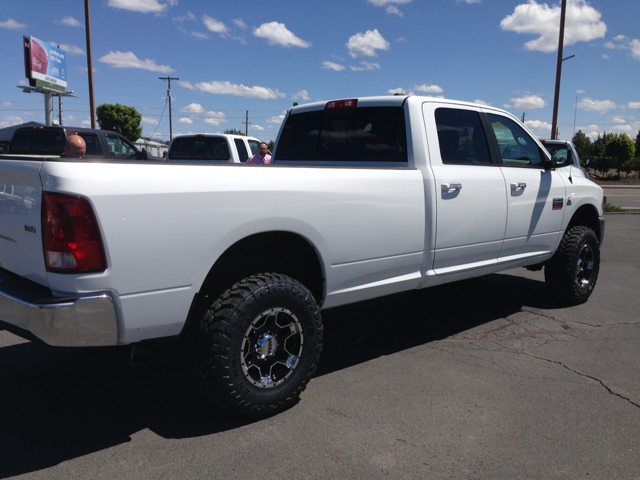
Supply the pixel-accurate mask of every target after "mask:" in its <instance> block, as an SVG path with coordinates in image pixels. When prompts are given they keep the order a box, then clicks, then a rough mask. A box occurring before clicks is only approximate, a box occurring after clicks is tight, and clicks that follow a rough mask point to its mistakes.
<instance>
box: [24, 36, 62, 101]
mask: <svg viewBox="0 0 640 480" xmlns="http://www.w3.org/2000/svg"><path fill="white" fill-rule="evenodd" d="M24 47H25V74H27V77H28V78H30V79H31V80H42V81H43V82H46V83H47V84H50V85H51V86H52V87H62V88H65V87H66V86H67V60H66V53H65V51H64V50H61V49H59V48H57V47H54V46H53V45H50V44H49V43H47V42H43V41H42V40H38V39H37V38H34V37H25V42H24ZM27 50H28V51H27ZM27 62H28V63H27Z"/></svg>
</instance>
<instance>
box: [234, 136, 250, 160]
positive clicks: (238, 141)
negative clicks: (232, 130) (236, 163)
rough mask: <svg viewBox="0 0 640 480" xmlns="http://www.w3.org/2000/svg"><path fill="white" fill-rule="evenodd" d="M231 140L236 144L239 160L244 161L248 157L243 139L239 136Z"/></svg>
mask: <svg viewBox="0 0 640 480" xmlns="http://www.w3.org/2000/svg"><path fill="white" fill-rule="evenodd" d="M233 142H234V143H235V144H236V148H237V149H238V157H240V161H241V162H246V161H247V158H249V154H248V153H247V146H246V145H245V144H244V140H242V139H241V138H234V139H233Z"/></svg>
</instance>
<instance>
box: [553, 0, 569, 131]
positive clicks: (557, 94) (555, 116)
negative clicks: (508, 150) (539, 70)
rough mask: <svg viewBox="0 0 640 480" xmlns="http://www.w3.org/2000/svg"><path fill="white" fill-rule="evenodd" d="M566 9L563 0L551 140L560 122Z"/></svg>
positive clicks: (565, 1) (565, 3)
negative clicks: (559, 109)
mask: <svg viewBox="0 0 640 480" xmlns="http://www.w3.org/2000/svg"><path fill="white" fill-rule="evenodd" d="M566 11H567V0H562V6H561V7H560V37H559V39H558V64H557V66H556V91H555V94H554V97H553V120H552V121H551V140H555V139H556V127H557V124H558V102H559V97H560V75H561V73H562V61H563V59H562V47H563V45H564V19H565V13H566ZM569 58H571V57H569ZM565 60H566V59H565Z"/></svg>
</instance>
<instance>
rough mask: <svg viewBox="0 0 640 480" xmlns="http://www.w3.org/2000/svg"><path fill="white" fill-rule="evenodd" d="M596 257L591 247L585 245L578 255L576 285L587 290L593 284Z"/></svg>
mask: <svg viewBox="0 0 640 480" xmlns="http://www.w3.org/2000/svg"><path fill="white" fill-rule="evenodd" d="M593 264H594V255H593V250H592V249H591V247H590V246H589V245H586V244H585V245H584V246H583V247H582V249H581V250H580V254H579V255H578V263H577V265H576V283H577V284H578V286H579V287H581V288H586V287H588V286H589V284H590V283H591V276H592V274H593Z"/></svg>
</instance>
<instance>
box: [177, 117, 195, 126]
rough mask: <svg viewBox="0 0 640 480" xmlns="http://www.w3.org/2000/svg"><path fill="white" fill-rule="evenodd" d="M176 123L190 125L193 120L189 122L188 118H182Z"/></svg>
mask: <svg viewBox="0 0 640 480" xmlns="http://www.w3.org/2000/svg"><path fill="white" fill-rule="evenodd" d="M178 122H180V123H187V124H189V125H191V124H192V123H193V120H191V119H190V118H189V117H182V118H181V119H180V120H178Z"/></svg>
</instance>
